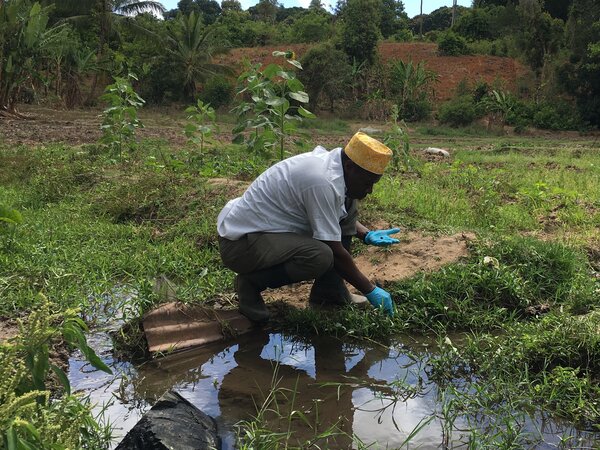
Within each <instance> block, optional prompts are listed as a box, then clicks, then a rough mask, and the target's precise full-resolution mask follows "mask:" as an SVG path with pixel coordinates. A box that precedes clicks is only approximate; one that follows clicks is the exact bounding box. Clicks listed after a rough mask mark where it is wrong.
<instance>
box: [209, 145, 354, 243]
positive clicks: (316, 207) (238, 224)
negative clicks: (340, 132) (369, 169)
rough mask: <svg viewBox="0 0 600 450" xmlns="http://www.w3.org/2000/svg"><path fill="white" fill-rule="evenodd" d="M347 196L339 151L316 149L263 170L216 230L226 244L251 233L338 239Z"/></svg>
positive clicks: (228, 208) (230, 206)
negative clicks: (287, 233) (227, 240)
mask: <svg viewBox="0 0 600 450" xmlns="http://www.w3.org/2000/svg"><path fill="white" fill-rule="evenodd" d="M345 193H346V183H345V182H344V171H343V167H342V149H341V148H335V149H333V150H332V151H331V152H328V151H327V150H325V149H324V148H323V147H321V146H318V147H316V148H315V149H314V150H313V151H312V152H309V153H303V154H301V155H297V156H292V157H291V158H287V159H285V160H283V161H281V162H279V163H277V164H275V165H273V166H271V167H270V168H269V169H267V170H266V171H265V172H263V173H262V174H261V175H260V176H259V177H258V178H257V179H256V180H254V182H253V183H252V184H251V185H250V187H249V188H248V189H247V190H246V192H244V195H242V196H241V197H238V198H235V199H233V200H231V201H229V202H228V203H227V204H226V205H225V207H224V208H223V209H222V210H221V212H220V213H219V217H218V219H217V230H218V232H219V236H222V237H224V238H227V239H230V240H237V239H239V238H241V237H242V236H244V235H245V234H248V233H253V232H265V233H286V232H291V233H298V234H303V235H308V236H312V237H313V238H314V239H318V240H321V241H340V240H341V238H342V233H341V229H340V225H339V223H340V221H341V220H342V219H343V218H344V217H346V215H347V213H346V209H345V208H344V199H345Z"/></svg>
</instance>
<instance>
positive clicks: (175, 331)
mask: <svg viewBox="0 0 600 450" xmlns="http://www.w3.org/2000/svg"><path fill="white" fill-rule="evenodd" d="M142 321H143V326H144V333H145V335H146V340H147V341H148V349H149V350H150V351H151V352H170V351H173V350H181V349H184V348H190V347H197V346H201V345H205V344H208V343H211V342H216V341H221V340H224V339H227V338H230V337H234V336H237V335H240V334H243V333H246V332H247V331H250V329H251V328H252V326H253V325H252V322H250V321H249V320H248V319H247V318H246V317H244V316H242V315H241V314H240V313H239V312H237V311H226V310H213V309H210V308H205V307H202V306H188V305H184V304H181V303H177V302H171V303H166V304H164V305H161V306H159V307H158V308H156V309H154V310H152V311H150V312H149V313H147V314H145V315H144V317H143V318H142Z"/></svg>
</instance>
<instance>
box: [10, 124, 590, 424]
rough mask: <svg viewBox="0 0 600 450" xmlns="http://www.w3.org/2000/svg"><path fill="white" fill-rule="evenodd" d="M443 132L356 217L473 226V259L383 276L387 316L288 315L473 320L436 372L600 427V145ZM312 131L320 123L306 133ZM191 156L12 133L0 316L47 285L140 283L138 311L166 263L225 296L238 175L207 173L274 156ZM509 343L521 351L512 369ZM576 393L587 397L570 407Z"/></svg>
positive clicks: (182, 278) (386, 323) (132, 314)
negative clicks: (435, 154) (221, 250)
mask: <svg viewBox="0 0 600 450" xmlns="http://www.w3.org/2000/svg"><path fill="white" fill-rule="evenodd" d="M336 127H337V125H336ZM423 131H425V132H426V133H427V132H428V129H427V128H426V127H424V128H423ZM389 132H390V133H393V132H394V128H393V127H391V128H389ZM388 137H390V136H388ZM392 137H393V136H392ZM390 138H391V137H390ZM397 139H399V138H397ZM411 139H412V140H421V139H427V135H426V134H419V133H415V134H413V135H412V136H411ZM452 139H454V143H453V146H454V149H455V150H454V151H453V155H452V158H451V159H447V160H444V159H439V160H429V159H428V158H427V157H426V156H425V155H426V154H424V153H421V151H420V149H419V148H417V147H418V146H416V145H413V146H412V147H410V148H408V151H407V153H406V154H398V158H399V159H398V162H397V164H396V165H395V166H394V168H393V169H392V170H391V171H390V172H389V174H387V175H386V176H385V177H384V178H383V179H382V181H381V182H380V183H378V184H377V186H376V189H375V192H374V193H373V195H372V196H371V198H370V199H369V200H368V201H367V202H365V204H364V218H365V221H366V222H367V223H368V222H369V221H370V220H378V219H383V220H386V221H389V222H390V223H398V224H400V225H401V226H403V227H404V228H408V229H418V230H425V231H427V232H431V233H447V232H455V231H471V232H473V231H474V232H475V233H477V235H478V236H479V238H478V239H477V240H475V241H474V242H473V243H472V249H471V250H472V251H471V256H470V258H469V259H468V260H466V261H464V262H461V263H457V264H454V265H451V266H448V267H446V268H444V269H442V270H441V271H439V272H437V273H433V274H429V275H421V276H418V277H415V278H413V279H411V280H404V281H399V282H397V283H394V284H392V285H391V286H389V289H390V291H391V292H392V293H393V296H394V299H395V301H396V304H397V315H396V317H395V318H394V319H389V318H385V317H383V316H382V317H379V315H378V314H377V313H376V312H372V311H371V312H367V313H366V312H364V311H359V310H354V309H349V310H344V311H340V312H339V313H336V314H332V315H330V316H328V318H329V319H328V320H324V318H323V316H322V315H319V317H317V316H316V315H315V314H314V313H312V312H311V311H310V310H306V311H290V312H289V313H288V314H286V315H285V316H284V320H283V321H282V322H281V324H280V326H282V327H283V328H284V329H286V330H288V331H294V330H296V331H299V330H303V331H304V332H306V331H307V330H309V331H308V332H311V333H313V332H317V333H329V334H336V335H338V336H353V337H359V338H360V337H368V338H371V339H378V340H381V341H385V340H386V339H388V338H389V337H392V336H393V335H395V334H397V333H401V332H407V331H418V332H427V333H430V332H431V333H435V334H436V335H439V336H441V337H442V338H443V336H445V335H446V334H447V333H449V332H451V331H456V330H466V331H470V332H471V333H474V334H473V337H472V339H471V341H470V343H468V344H467V345H465V346H462V345H461V348H460V350H456V351H455V350H453V348H455V347H454V346H448V349H449V350H448V351H447V352H442V354H441V356H440V359H439V361H436V362H433V363H432V366H433V368H434V369H435V371H437V372H436V373H438V374H439V376H440V377H442V376H445V377H446V378H447V379H449V380H451V379H452V377H453V376H456V371H462V372H460V373H461V376H467V375H469V374H471V375H473V376H475V378H474V379H476V380H480V377H484V379H486V380H488V381H489V383H488V384H486V385H485V386H487V387H488V388H489V389H487V388H486V389H483V388H481V389H480V392H481V393H482V395H483V394H484V393H486V395H491V394H490V393H491V392H493V390H492V388H493V386H500V383H507V382H508V381H510V380H520V381H519V382H518V383H516V384H515V386H518V387H520V388H521V393H520V395H521V396H523V395H526V396H527V397H528V398H530V399H534V401H535V402H539V404H540V405H543V406H544V407H547V408H548V409H552V410H555V411H556V412H557V413H558V414H560V415H561V416H564V417H566V418H568V419H570V420H577V421H578V422H579V423H582V424H590V423H591V424H595V423H598V422H597V421H598V417H597V415H596V413H595V411H596V410H595V409H594V408H595V407H592V406H593V405H594V404H595V403H594V402H595V401H597V376H598V373H597V368H596V367H595V365H594V364H595V363H594V361H595V358H594V357H593V354H594V353H593V352H594V351H595V346H596V344H595V340H594V338H593V336H594V334H593V330H594V329H595V327H596V326H597V324H596V322H597V321H596V317H597V314H595V312H594V311H595V309H596V307H597V305H598V300H599V295H600V294H599V291H598V289H599V288H600V287H599V286H598V284H599V283H598V281H597V272H598V259H597V258H598V255H597V252H595V251H594V248H595V246H596V245H597V240H598V234H597V230H598V225H599V223H600V212H599V211H598V202H599V199H598V192H600V190H599V189H598V185H597V184H598V180H599V179H600V177H598V167H600V160H599V157H598V155H597V152H595V151H594V150H595V148H594V143H593V142H590V141H585V140H577V141H575V142H572V141H561V140H560V139H552V140H540V139H538V138H524V137H519V136H513V137H502V138H498V137H494V136H488V137H481V136H476V137H473V136H471V135H469V134H465V135H463V136H460V135H455V136H454V137H453V138H452ZM318 141H319V137H318V133H317V134H316V135H313V137H312V138H311V142H308V143H307V145H309V146H310V145H313V144H317V143H318ZM398 142H401V140H398ZM142 149H143V150H142ZM197 156H198V147H197V146H196V144H194V143H190V146H189V147H187V148H186V149H184V150H182V149H173V148H171V147H169V146H167V145H166V144H164V143H163V142H160V141H146V142H144V143H142V145H136V146H133V147H128V148H127V150H126V151H125V152H123V153H122V154H121V157H119V155H118V153H115V152H113V151H112V150H111V147H110V146H107V145H106V144H99V145H89V144H88V145H85V146H81V147H70V146H65V145H46V146H38V147H33V148H32V147H25V146H22V147H8V146H6V145H4V146H3V147H2V151H1V152H0V196H1V197H2V199H3V203H4V205H6V206H5V208H4V209H3V211H4V213H5V216H10V217H12V219H8V220H5V221H4V223H3V225H2V227H3V228H2V231H3V233H2V241H1V251H0V258H1V261H0V267H2V273H1V274H0V280H1V283H2V293H3V298H4V299H5V301H4V302H3V304H2V314H3V315H9V316H18V315H19V314H20V313H21V312H22V311H25V310H28V309H30V308H32V307H33V306H34V305H35V304H36V303H37V302H36V301H35V298H36V295H37V293H38V292H40V291H42V292H44V293H45V294H46V295H47V296H48V297H49V298H52V299H53V301H54V302H55V304H57V305H60V306H59V308H60V309H61V310H62V309H64V308H70V307H74V306H79V305H83V306H84V309H86V310H94V302H95V299H97V298H99V297H100V296H101V295H102V294H104V293H108V292H112V290H113V289H114V288H115V286H122V285H127V286H128V287H129V288H130V289H132V290H133V291H135V292H136V293H137V295H136V296H134V297H133V298H132V299H131V301H130V302H129V303H128V304H127V305H124V306H126V308H125V314H126V318H132V319H133V318H136V317H139V316H140V315H141V314H143V312H144V311H147V310H148V309H149V308H151V307H152V305H153V304H155V302H156V301H157V300H158V298H157V296H156V294H155V293H154V292H153V289H152V286H153V284H154V280H155V278H156V277H158V276H159V275H166V276H167V277H168V278H169V279H171V280H173V281H174V282H175V284H176V285H177V296H178V298H180V299H181V300H182V301H185V302H204V301H206V300H207V299H210V298H213V297H215V296H218V295H219V294H221V293H223V292H229V291H230V290H231V286H232V274H231V273H230V272H229V271H227V270H225V269H224V268H223V267H222V266H221V265H220V260H219V256H218V250H217V241H216V235H215V232H214V222H215V220H216V215H217V214H218V212H219V210H220V209H221V207H222V205H223V204H224V203H225V202H226V201H227V200H228V199H229V198H231V197H232V196H234V195H237V194H236V193H237V192H238V190H239V187H236V185H235V182H234V183H221V184H218V183H212V182H211V178H215V177H222V178H229V179H233V180H235V179H242V180H250V179H252V178H254V177H255V176H256V175H257V174H258V173H260V172H261V171H262V170H264V168H265V167H267V165H268V164H269V160H268V159H264V158H263V157H261V156H259V155H253V153H248V148H247V147H246V146H239V145H235V144H232V145H229V146H227V147H219V148H216V147H213V146H210V147H208V148H203V149H202V153H201V156H202V157H201V158H197ZM15 211H18V213H19V214H18V216H17V215H16V214H15V213H14V212H15ZM441 218H443V220H441ZM527 235H528V236H527ZM539 237H543V238H544V239H543V240H540V239H539ZM594 274H596V275H594ZM594 276H596V278H594ZM582 314H583V315H582ZM89 319H90V320H93V318H92V317H90V318H89ZM558 324H560V327H559V326H558ZM577 327H579V328H577ZM575 330H577V333H575V334H574V331H575ZM586 330H587V331H586ZM490 332H491V334H490ZM504 336H505V337H504ZM517 350H518V354H519V355H520V356H519V358H520V359H519V362H520V364H517V365H515V364H512V365H510V363H509V362H508V361H509V360H510V357H511V352H512V351H517ZM503 352H505V353H503ZM491 361H498V363H497V367H498V370H495V365H494V364H492V363H491ZM481 379H483V378H481ZM492 383H498V384H497V385H496V384H492ZM527 383H529V384H527ZM478 386H483V385H478ZM524 386H531V387H530V388H528V389H526V390H525V389H524V388H523V387H524ZM505 389H506V387H505ZM576 393H577V395H575V394H576ZM454 394H455V396H456V397H457V398H459V397H460V398H463V400H465V398H464V396H461V394H460V392H458V391H457V392H455V393H454ZM513 394H514V395H516V394H515V393H513ZM513 394H511V395H513ZM488 400H489V398H488ZM457 401H458V400H457ZM465 401H466V400H465ZM584 404H585V405H592V406H585V407H583V406H577V405H584Z"/></svg>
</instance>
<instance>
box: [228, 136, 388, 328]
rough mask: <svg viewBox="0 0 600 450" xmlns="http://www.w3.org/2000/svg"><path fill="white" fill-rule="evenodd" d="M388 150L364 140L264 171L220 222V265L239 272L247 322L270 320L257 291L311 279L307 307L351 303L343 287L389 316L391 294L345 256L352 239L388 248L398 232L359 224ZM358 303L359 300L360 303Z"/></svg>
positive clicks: (317, 150) (240, 296)
mask: <svg viewBox="0 0 600 450" xmlns="http://www.w3.org/2000/svg"><path fill="white" fill-rule="evenodd" d="M391 157H392V151H391V150H390V149H389V148H388V147H386V146H385V145H384V144H382V143H381V142H379V141H377V140H376V139H373V138H371V137H369V136H367V135H366V134H364V133H360V132H359V133H356V134H355V135H354V136H353V137H352V138H351V139H350V141H349V142H348V144H347V145H346V147H345V148H344V149H342V148H336V149H334V150H332V151H330V152H328V151H327V150H325V149H324V148H323V147H321V146H318V147H316V148H315V149H314V150H313V151H312V152H309V153H303V154H300V155H297V156H293V157H291V158H288V159H285V160H284V161H281V162H279V163H277V164H275V165H274V166H272V167H270V168H269V169H267V170H266V171H265V172H263V173H262V174H261V175H260V176H259V177H258V178H257V179H256V180H255V181H254V182H253V183H252V184H251V185H250V187H249V188H248V189H247V190H246V192H245V193H244V194H243V195H242V196H241V197H238V198H236V199H233V200H231V201H229V202H228V203H227V204H226V205H225V207H224V208H223V210H222V211H221V212H220V214H219V217H218V219H217V230H218V233H219V249H220V253H221V258H222V260H223V264H224V265H225V266H226V267H228V268H229V269H231V270H233V271H234V272H236V273H237V277H236V280H235V290H236V292H237V295H238V299H239V310H240V312H241V313H242V314H244V315H245V316H246V317H248V318H249V319H250V320H253V321H256V322H263V321H266V320H268V318H269V311H268V310H267V308H266V306H265V303H264V301H263V298H262V296H261V292H262V291H263V290H265V289H266V288H277V287H281V286H285V285H288V284H291V283H296V282H299V281H305V280H313V279H314V280H315V281H314V283H313V286H312V289H311V292H310V297H309V302H310V303H311V304H318V305H343V304H346V303H350V302H352V301H353V300H354V301H356V300H357V299H356V298H353V295H352V294H350V292H348V289H347V288H346V285H345V283H344V280H346V281H347V282H348V283H350V284H351V285H352V286H354V287H355V288H356V289H358V290H359V291H360V292H362V293H363V294H364V295H365V296H366V298H367V300H368V301H369V302H370V303H371V304H372V305H373V306H374V307H376V308H383V310H384V311H385V312H386V313H387V314H389V315H390V316H391V315H393V313H394V307H393V303H392V298H391V296H390V294H389V293H388V292H387V291H385V290H384V289H382V288H380V287H377V286H375V285H374V284H373V283H372V282H371V281H369V279H368V278H367V277H366V276H365V275H363V274H362V273H361V271H360V270H359V269H358V267H357V266H356V264H355V263H354V260H353V258H352V255H351V253H350V243H351V240H352V237H353V236H356V237H357V238H358V239H360V240H361V241H363V242H364V243H366V244H370V245H378V246H386V245H390V244H393V243H396V242H398V240H397V239H394V238H392V237H390V235H391V234H394V233H397V232H398V231H400V230H399V229H397V228H393V229H391V230H378V231H369V230H368V229H367V228H366V227H364V226H363V225H362V224H361V223H360V222H358V221H357V216H358V210H357V200H361V199H364V198H365V197H366V196H367V195H368V194H370V193H371V192H372V191H373V185H374V184H375V183H377V182H378V181H379V180H380V179H381V176H382V174H383V171H384V169H385V167H386V166H387V164H388V163H389V161H390V159H391ZM357 297H358V296H357Z"/></svg>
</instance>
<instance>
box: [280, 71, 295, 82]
mask: <svg viewBox="0 0 600 450" xmlns="http://www.w3.org/2000/svg"><path fill="white" fill-rule="evenodd" d="M277 75H278V76H280V77H281V78H283V79H284V80H293V79H295V78H296V74H295V73H294V72H287V71H285V70H280V71H279V72H277Z"/></svg>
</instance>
